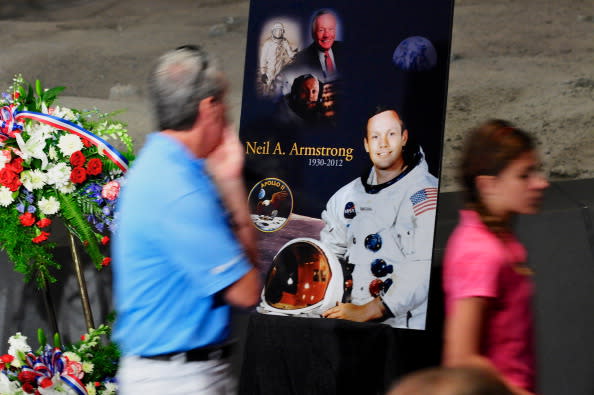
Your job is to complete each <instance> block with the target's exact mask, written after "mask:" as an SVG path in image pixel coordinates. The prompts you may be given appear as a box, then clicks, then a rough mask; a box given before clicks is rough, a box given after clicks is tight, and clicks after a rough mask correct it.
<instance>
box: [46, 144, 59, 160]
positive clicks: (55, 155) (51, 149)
mask: <svg viewBox="0 0 594 395" xmlns="http://www.w3.org/2000/svg"><path fill="white" fill-rule="evenodd" d="M47 156H49V158H50V159H51V160H56V159H58V152H56V147H54V146H53V145H52V146H50V147H49V151H48V153H47Z"/></svg>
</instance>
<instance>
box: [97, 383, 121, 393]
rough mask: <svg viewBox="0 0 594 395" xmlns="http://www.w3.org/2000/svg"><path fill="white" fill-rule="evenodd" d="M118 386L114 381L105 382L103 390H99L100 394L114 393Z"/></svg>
mask: <svg viewBox="0 0 594 395" xmlns="http://www.w3.org/2000/svg"><path fill="white" fill-rule="evenodd" d="M117 390H118V386H117V384H116V383H105V390H103V392H101V394H102V395H114V394H116V393H117Z"/></svg>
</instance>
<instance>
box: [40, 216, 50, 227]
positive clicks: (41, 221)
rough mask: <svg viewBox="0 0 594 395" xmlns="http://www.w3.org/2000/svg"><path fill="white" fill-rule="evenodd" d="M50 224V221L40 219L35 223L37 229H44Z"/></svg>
mask: <svg viewBox="0 0 594 395" xmlns="http://www.w3.org/2000/svg"><path fill="white" fill-rule="evenodd" d="M51 224H52V220H51V219H49V218H41V219H40V220H39V221H37V224H36V225H37V227H38V228H46V227H48V226H50V225H51Z"/></svg>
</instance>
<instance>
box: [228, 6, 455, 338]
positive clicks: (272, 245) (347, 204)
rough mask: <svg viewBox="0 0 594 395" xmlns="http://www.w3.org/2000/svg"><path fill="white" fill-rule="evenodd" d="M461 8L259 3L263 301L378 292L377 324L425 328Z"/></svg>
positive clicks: (249, 75)
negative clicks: (456, 15) (456, 14)
mask: <svg viewBox="0 0 594 395" xmlns="http://www.w3.org/2000/svg"><path fill="white" fill-rule="evenodd" d="M452 13H453V1H447V0H419V1H415V2H410V1H403V0H395V1H390V2H386V1H381V0H368V1H356V2H350V1H348V2H347V1H340V0H334V1H331V0H329V1H324V2H321V1H314V0H292V1H282V2H271V1H266V0H252V1H251V4H250V16H249V25H248V37H247V45H246V58H245V74H244V88H243V100H242V112H241V121H240V138H241V140H242V143H243V144H244V147H245V154H246V169H245V177H246V186H247V188H248V192H249V197H248V199H249V206H250V213H251V216H252V220H253V223H254V226H255V227H256V228H257V230H258V233H259V250H260V260H261V264H262V267H263V268H264V270H265V271H266V272H267V280H266V281H267V282H266V284H265V285H266V290H265V293H264V297H263V305H264V307H265V309H264V310H266V311H267V312H273V313H274V312H276V313H280V314H282V313H286V314H291V313H294V312H295V311H297V312H300V313H308V314H306V315H310V316H322V315H324V314H323V313H324V312H325V311H327V310H328V309H329V308H331V307H332V306H335V305H336V304H337V303H338V302H344V303H352V304H355V305H359V306H361V305H365V304H367V303H376V302H377V303H382V306H383V311H384V315H383V317H381V319H380V320H378V319H375V320H376V321H382V322H385V323H387V324H390V325H392V326H394V327H399V328H410V329H424V328H425V314H426V310H427V293H428V287H429V273H430V265H431V254H432V248H433V233H434V227H435V212H436V207H437V197H438V188H439V184H438V177H439V171H440V163H441V152H442V140H443V132H444V123H445V106H446V96H447V81H448V67H449V56H450V43H451V31H452ZM292 242H294V243H292ZM284 249H287V251H284ZM275 258H276V259H275ZM333 262H335V263H333ZM336 262H337V263H336ZM333 265H334V268H333ZM336 265H338V266H336ZM337 267H339V269H337ZM338 271H340V272H341V273H338ZM332 278H334V279H340V292H339V296H336V291H335V290H333V291H332V292H330V289H329V288H330V286H332V287H334V288H335V287H336V284H331V280H332ZM329 294H332V295H333V296H332V297H333V298H337V299H338V300H336V301H334V300H332V301H331V303H330V304H328V303H326V304H324V303H323V301H324V298H325V297H326V299H327V297H328V295H329ZM326 316H327V315H326ZM329 317H330V318H333V317H335V315H332V314H331V315H329Z"/></svg>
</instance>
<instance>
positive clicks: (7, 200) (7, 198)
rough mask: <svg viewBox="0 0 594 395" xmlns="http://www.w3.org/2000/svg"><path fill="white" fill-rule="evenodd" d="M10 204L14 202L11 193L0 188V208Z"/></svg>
mask: <svg viewBox="0 0 594 395" xmlns="http://www.w3.org/2000/svg"><path fill="white" fill-rule="evenodd" d="M12 202H14V198H13V197H12V191H11V190H10V189H8V188H6V187H5V186H0V206H2V207H7V206H8V205H9V204H11V203H12Z"/></svg>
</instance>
